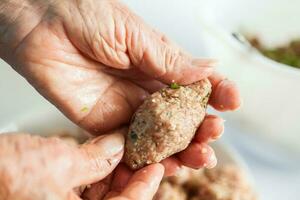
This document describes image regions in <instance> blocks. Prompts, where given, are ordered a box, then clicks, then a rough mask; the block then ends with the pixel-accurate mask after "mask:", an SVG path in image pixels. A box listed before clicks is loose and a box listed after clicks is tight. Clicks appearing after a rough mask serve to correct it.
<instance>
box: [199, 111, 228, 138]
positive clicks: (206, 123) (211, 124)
mask: <svg viewBox="0 0 300 200" xmlns="http://www.w3.org/2000/svg"><path fill="white" fill-rule="evenodd" d="M223 132H224V120H223V119H222V118H220V117H218V116H216V115H207V116H206V117H205V118H204V120H203V122H202V123H201V126H200V127H199V129H198V130H197V133H196V134H195V137H194V141H195V142H198V143H205V142H209V141H214V140H216V139H218V138H220V137H221V135H222V133H223Z"/></svg>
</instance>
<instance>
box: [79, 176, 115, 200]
mask: <svg viewBox="0 0 300 200" xmlns="http://www.w3.org/2000/svg"><path fill="white" fill-rule="evenodd" d="M112 178H113V174H110V175H108V176H107V177H105V179H103V180H101V181H99V182H97V183H94V184H92V185H91V186H90V187H88V188H86V189H85V190H84V192H83V193H82V194H81V197H82V198H83V199H84V200H98V199H103V198H104V197H105V195H106V194H107V193H108V192H109V189H110V185H111V182H112Z"/></svg>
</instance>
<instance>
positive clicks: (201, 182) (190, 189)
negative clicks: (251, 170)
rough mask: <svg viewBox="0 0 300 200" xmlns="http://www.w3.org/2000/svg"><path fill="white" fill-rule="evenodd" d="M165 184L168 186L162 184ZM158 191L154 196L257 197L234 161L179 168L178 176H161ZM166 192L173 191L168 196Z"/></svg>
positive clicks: (159, 199) (199, 199)
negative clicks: (232, 162) (201, 166)
mask: <svg viewBox="0 0 300 200" xmlns="http://www.w3.org/2000/svg"><path fill="white" fill-rule="evenodd" d="M167 184H169V186H166V185H167ZM179 188H180V189H179ZM158 191H159V192H158V193H157V194H156V196H155V197H154V200H167V199H168V200H256V199H257V197H256V195H255V192H254V191H253V190H252V188H251V186H250V184H249V183H248V181H247V179H246V177H245V174H244V173H243V172H242V171H241V170H240V169H239V168H238V167H236V166H234V165H225V166H224V167H222V168H221V167H220V168H215V169H202V170H192V169H188V168H183V170H182V172H181V173H180V174H179V175H178V176H174V177H169V178H165V179H164V180H163V182H162V183H161V185H160V188H159V190H158ZM175 191H181V193H182V191H184V193H185V195H183V194H181V195H179V194H177V192H175ZM169 193H176V195H173V196H172V195H170V194H169ZM161 194H165V195H161Z"/></svg>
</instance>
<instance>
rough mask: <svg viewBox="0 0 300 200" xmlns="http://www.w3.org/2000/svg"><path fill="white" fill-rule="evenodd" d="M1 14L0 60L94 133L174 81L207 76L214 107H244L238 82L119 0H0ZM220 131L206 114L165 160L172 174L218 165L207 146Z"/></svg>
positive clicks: (120, 119) (218, 122)
mask: <svg viewBox="0 0 300 200" xmlns="http://www.w3.org/2000/svg"><path fill="white" fill-rule="evenodd" d="M0 14H1V15H0V55H1V57H2V58H3V59H5V60H6V61H7V62H8V63H9V64H11V65H12V66H13V67H14V69H15V70H16V71H17V72H19V73H20V74H21V75H23V76H24V77H25V78H26V79H27V80H28V82H30V83H31V84H32V85H33V86H34V87H35V88H36V89H37V90H38V91H39V92H40V93H41V94H42V95H43V96H44V97H46V98H47V99H48V100H49V101H50V102H51V103H53V104H54V105H55V106H57V108H59V109H60V110H61V111H62V112H63V113H64V114H65V115H66V116H67V117H69V118H70V119H71V120H72V121H73V122H75V123H76V124H77V125H79V126H81V127H82V128H84V129H86V130H88V131H89V132H91V133H93V134H95V135H100V134H103V133H105V132H107V131H110V130H113V129H115V128H117V127H119V126H121V125H124V124H127V123H128V122H129V120H130V118H131V116H132V114H133V113H134V111H135V110H136V108H137V107H138V106H139V105H140V104H141V102H142V101H143V99H144V98H145V97H146V96H147V95H149V94H150V93H152V92H154V91H156V90H158V89H159V88H161V87H164V86H165V84H170V83H171V82H172V81H175V82H177V83H179V84H189V83H193V82H195V81H198V80H200V79H202V78H205V77H209V79H210V81H211V83H212V85H213V92H212V95H211V100H210V104H211V105H212V106H213V107H214V108H215V109H217V110H219V111H227V110H234V109H236V108H237V107H239V105H240V98H239V94H238V91H237V88H236V86H235V84H234V83H233V82H231V81H229V80H227V79H226V78H225V77H223V76H221V75H218V74H215V73H213V68H212V65H213V64H214V61H212V60H208V59H197V58H193V57H192V56H191V55H190V54H188V53H187V52H184V51H183V50H182V49H181V48H179V47H178V46H177V45H176V44H174V43H173V42H172V41H170V40H169V39H168V38H167V37H166V36H164V35H163V34H162V33H160V32H158V31H156V30H154V29H153V28H151V27H150V26H148V25H146V24H145V23H144V22H143V20H142V19H141V18H140V17H138V16H137V15H135V14H134V13H133V12H131V11H130V10H129V9H128V8H127V7H126V6H125V5H123V4H122V3H120V2H119V1H117V0H3V1H1V3H0ZM222 131H223V120H222V119H221V118H219V117H217V116H213V115H207V117H206V119H205V120H204V122H203V124H202V126H201V127H200V128H199V130H198V133H197V134H196V137H195V140H194V141H193V142H192V143H191V145H190V146H189V147H188V148H187V149H186V150H185V151H183V152H181V153H179V154H178V155H176V156H174V157H172V158H169V159H167V160H165V161H163V164H164V165H165V166H166V167H167V174H170V173H173V172H174V171H175V170H176V169H177V168H178V167H179V166H180V165H186V166H189V167H193V168H199V167H203V166H208V167H212V166H214V165H215V164H216V159H215V156H214V153H213V150H212V149H211V148H210V147H209V146H208V145H207V144H208V142H209V141H212V140H214V139H217V138H218V137H219V136H220V135H221V133H222Z"/></svg>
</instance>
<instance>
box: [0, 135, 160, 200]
mask: <svg viewBox="0 0 300 200" xmlns="http://www.w3.org/2000/svg"><path fill="white" fill-rule="evenodd" d="M124 131H125V129H119V130H116V131H114V132H111V133H110V134H109V135H102V136H99V137H98V138H95V139H93V140H91V141H90V142H88V143H86V144H83V145H81V146H79V147H75V146H71V145H67V144H66V143H65V142H64V141H62V140H60V139H57V138H41V137H39V136H30V135H26V134H4V135H0V147H1V148H0V158H1V159H0V199H5V200H17V199H18V200H21V199H22V200H26V199H28V200H29V199H30V200H40V199H43V200H56V199H57V200H75V199H77V200H79V199H81V197H80V196H82V198H83V199H89V200H91V199H95V200H96V199H97V200H98V199H102V197H104V196H107V197H108V196H109V197H110V198H113V199H115V200H118V199H127V200H136V199H149V200H150V199H152V197H153V195H154V194H155V192H156V190H157V188H158V186H159V183H160V181H161V179H162V176H163V173H164V168H163V167H162V166H161V165H160V164H155V165H150V166H148V167H146V168H143V169H141V170H140V171H137V172H136V173H134V174H133V175H132V173H131V172H130V171H128V170H126V168H124V167H122V166H120V167H118V169H117V170H116V171H115V172H114V173H115V174H116V175H115V178H113V177H112V175H110V176H109V177H107V178H105V179H104V180H103V181H100V180H101V179H103V178H104V177H106V176H107V175H108V174H110V173H111V172H112V170H113V169H114V168H115V167H116V166H117V165H118V163H119V161H120V159H121V158H122V155H123V150H124V137H123V134H124ZM122 168H123V169H122ZM131 176H132V177H131ZM97 181H100V182H98V183H97V185H96V186H97V187H91V188H90V189H85V190H82V188H83V187H82V186H85V185H87V184H91V183H94V182H97ZM111 182H112V183H111ZM125 184H126V186H125ZM80 186H81V187H80ZM100 186H101V187H100ZM110 198H108V199H110Z"/></svg>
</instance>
